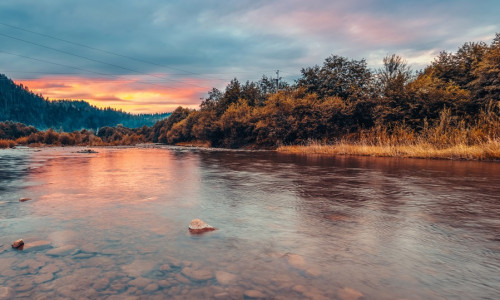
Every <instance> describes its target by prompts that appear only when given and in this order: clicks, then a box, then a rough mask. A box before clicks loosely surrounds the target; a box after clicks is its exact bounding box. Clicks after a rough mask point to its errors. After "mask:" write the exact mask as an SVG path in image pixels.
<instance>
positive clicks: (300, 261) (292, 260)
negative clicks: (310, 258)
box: [285, 253, 306, 270]
mask: <svg viewBox="0 0 500 300" xmlns="http://www.w3.org/2000/svg"><path fill="white" fill-rule="evenodd" d="M285 256H286V258H287V260H288V263H289V264H290V265H292V266H293V267H295V268H297V269H301V270H304V268H305V265H306V261H305V260H304V258H303V257H302V256H300V255H298V254H293V253H288V254H285Z"/></svg>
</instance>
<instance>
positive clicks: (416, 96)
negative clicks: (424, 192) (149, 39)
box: [0, 34, 500, 148]
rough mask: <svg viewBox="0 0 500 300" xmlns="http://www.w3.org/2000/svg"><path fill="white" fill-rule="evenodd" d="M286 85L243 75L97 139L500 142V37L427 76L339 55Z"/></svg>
mask: <svg viewBox="0 0 500 300" xmlns="http://www.w3.org/2000/svg"><path fill="white" fill-rule="evenodd" d="M278 82H279V81H278ZM279 84H280V85H279V86H276V81H274V80H273V79H271V78H268V77H266V76H263V77H262V78H261V79H260V80H259V81H257V82H250V81H247V82H245V83H241V82H240V81H238V79H236V78H235V79H233V80H232V81H231V82H230V83H229V84H228V85H227V86H226V88H225V90H223V91H221V90H219V89H216V88H213V89H212V90H211V91H210V92H208V96H207V97H206V98H205V99H204V100H203V102H202V103H201V105H200V108H199V109H197V110H194V109H188V108H183V107H179V108H177V109H176V110H175V111H173V112H172V114H171V115H170V116H169V117H168V118H165V119H163V120H161V121H158V122H156V123H155V124H154V125H153V126H151V127H147V126H144V127H141V128H139V129H134V130H132V129H128V128H125V127H123V126H118V127H106V128H101V129H100V130H99V131H98V132H97V133H96V137H97V138H99V139H101V141H102V142H103V143H115V144H120V141H123V143H125V144H126V143H131V141H133V142H135V141H138V142H155V143H166V144H177V143H186V142H191V143H203V144H208V145H211V146H213V147H228V148H240V147H248V148H276V147H278V146H280V145H292V144H304V143H307V142H308V141H311V140H314V141H319V142H322V143H335V142H337V141H352V142H356V141H360V140H364V141H365V142H366V141H368V142H369V143H373V144H375V143H381V142H383V143H397V142H400V141H401V140H412V139H416V138H417V137H418V138H420V139H425V140H426V141H428V142H430V143H434V144H435V145H437V146H439V147H446V146H449V145H452V144H459V143H462V144H467V145H473V144H481V143H483V142H487V141H491V140H496V141H498V140H499V139H500V34H496V36H495V38H494V39H493V41H492V42H491V43H490V44H486V43H483V42H469V43H465V44H464V45H463V46H461V47H460V48H459V49H458V50H457V51H456V52H445V51H443V52H441V53H440V54H439V55H438V56H437V57H436V58H435V59H434V61H433V62H432V63H431V64H430V65H429V66H427V67H426V68H425V69H424V70H421V71H418V72H415V71H412V70H411V69H410V67H409V66H408V64H407V63H406V62H405V60H404V59H403V58H402V57H401V56H398V55H396V54H393V55H388V56H387V57H385V58H384V59H383V66H382V67H381V68H379V69H377V70H372V69H370V68H368V66H367V63H366V61H365V60H364V59H361V60H355V59H349V58H346V57H342V56H338V55H332V56H330V57H328V58H326V59H325V60H324V62H323V64H322V65H321V66H319V65H316V66H313V67H307V68H303V69H302V70H301V75H300V77H299V78H298V79H297V80H296V81H295V82H294V83H293V84H288V83H285V82H279ZM33 134H37V133H30V136H31V135H33ZM0 138H1V136H0Z"/></svg>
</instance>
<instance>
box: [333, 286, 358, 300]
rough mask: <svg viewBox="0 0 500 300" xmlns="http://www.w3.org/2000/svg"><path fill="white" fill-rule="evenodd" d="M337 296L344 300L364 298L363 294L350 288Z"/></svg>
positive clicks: (341, 291)
mask: <svg viewBox="0 0 500 300" xmlns="http://www.w3.org/2000/svg"><path fill="white" fill-rule="evenodd" d="M337 295H338V296H339V298H340V299H342V300H358V299H359V298H361V297H363V294H362V293H361V292H360V291H356V290H355V289H352V288H349V287H345V288H343V289H341V290H339V291H338V293H337Z"/></svg>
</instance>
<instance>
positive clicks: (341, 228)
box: [0, 147, 500, 300]
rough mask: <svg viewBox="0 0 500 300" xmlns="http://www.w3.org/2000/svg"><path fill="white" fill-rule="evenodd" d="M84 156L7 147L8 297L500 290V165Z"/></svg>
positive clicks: (2, 275) (223, 155)
mask: <svg viewBox="0 0 500 300" xmlns="http://www.w3.org/2000/svg"><path fill="white" fill-rule="evenodd" d="M78 150H81V148H76V147H75V148H73V147H65V148H41V149H31V148H22V149H6V150H0V233H1V234H0V299H4V298H6V299H10V298H16V299H22V298H25V299H54V298H55V299H57V298H65V299H96V298H104V299H108V298H109V299H123V298H126V297H130V298H131V299H133V298H138V299H165V298H170V299H250V298H266V299H342V300H348V299H495V298H496V297H498V295H499V294H500V281H499V280H498V274H500V218H499V216H500V164H499V163H495V162H471V161H435V160H420V159H398V158H374V157H353V156H338V157H325V156H307V155H292V154H283V153H277V152H273V151H214V150H206V149H190V148H182V147H157V148H94V150H96V151H97V152H98V153H77V151H78ZM21 198H30V200H27V201H24V202H20V201H19V199H21ZM194 218H201V219H203V220H204V221H205V222H207V223H208V224H210V225H212V226H214V227H216V228H217V230H215V231H211V232H207V233H204V234H200V235H193V234H190V233H189V231H188V224H189V222H190V221H191V220H192V219H194ZM20 238H22V239H23V240H24V242H25V243H26V244H25V248H24V249H23V250H15V249H12V248H11V246H10V245H11V243H12V242H14V241H15V240H17V239H20Z"/></svg>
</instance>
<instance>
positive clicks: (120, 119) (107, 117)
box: [0, 74, 168, 131]
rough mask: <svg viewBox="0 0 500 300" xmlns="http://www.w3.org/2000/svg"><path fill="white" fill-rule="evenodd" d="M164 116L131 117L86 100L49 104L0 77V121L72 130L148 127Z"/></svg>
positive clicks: (49, 102)
mask: <svg viewBox="0 0 500 300" xmlns="http://www.w3.org/2000/svg"><path fill="white" fill-rule="evenodd" d="M167 116H168V113H164V114H139V115H134V114H130V113H125V112H123V111H121V110H116V109H112V108H110V107H108V108H104V109H100V108H97V107H96V106H93V105H90V104H89V103H88V102H86V101H73V100H55V101H49V100H48V99H44V98H43V96H42V95H37V94H35V93H33V92H31V91H30V90H29V89H28V87H26V86H23V85H22V84H19V85H18V84H15V83H14V82H13V81H12V80H11V79H9V78H8V77H6V76H5V75H3V74H0V120H5V121H6V120H9V121H14V122H20V123H23V124H28V125H32V126H34V127H36V128H38V129H49V128H57V129H61V130H64V131H74V130H81V129H97V128H100V127H103V126H116V125H118V124H122V125H124V126H127V127H131V128H136V127H141V126H143V125H147V126H151V125H153V124H155V122H157V121H158V120H161V119H163V118H165V117H167Z"/></svg>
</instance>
